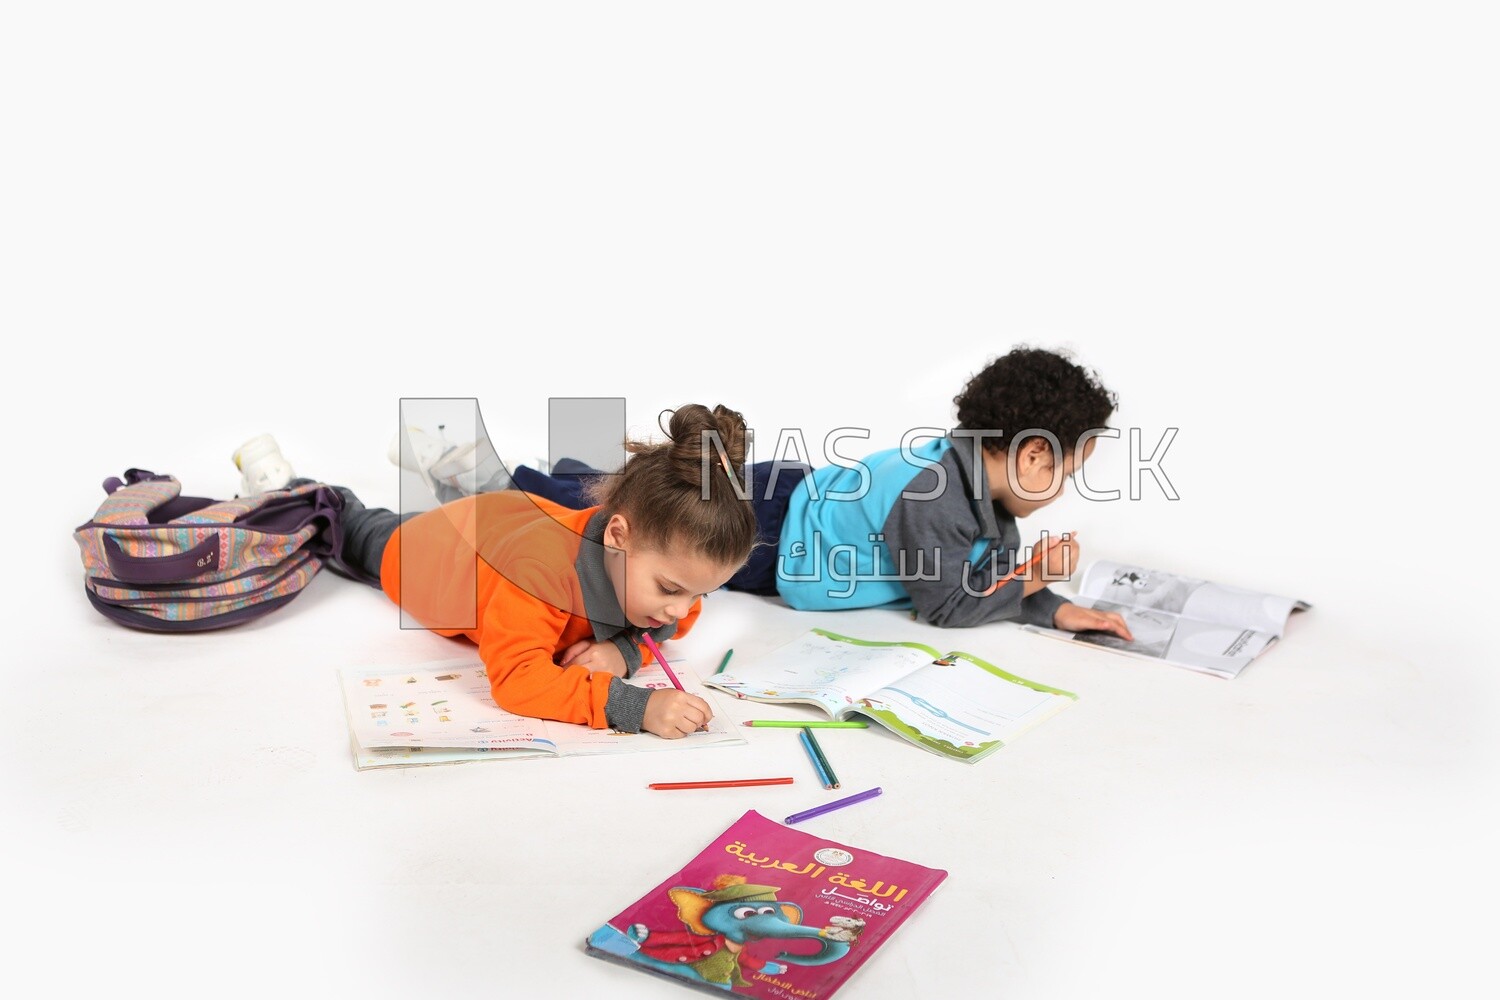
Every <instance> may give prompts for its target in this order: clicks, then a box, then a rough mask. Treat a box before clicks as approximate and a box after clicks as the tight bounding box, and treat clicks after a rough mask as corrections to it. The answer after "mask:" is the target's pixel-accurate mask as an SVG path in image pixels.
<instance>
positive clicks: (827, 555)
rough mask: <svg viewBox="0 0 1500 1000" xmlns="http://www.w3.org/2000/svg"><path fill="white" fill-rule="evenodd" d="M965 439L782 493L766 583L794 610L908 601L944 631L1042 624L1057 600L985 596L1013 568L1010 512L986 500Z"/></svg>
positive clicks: (812, 478)
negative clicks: (772, 582) (783, 504)
mask: <svg viewBox="0 0 1500 1000" xmlns="http://www.w3.org/2000/svg"><path fill="white" fill-rule="evenodd" d="M976 447H977V445H976V442H975V441H973V440H971V439H968V438H959V439H957V440H955V439H953V438H951V437H944V438H938V439H935V440H932V441H929V442H927V443H925V444H923V445H920V446H918V447H916V448H911V449H909V450H908V451H907V453H906V454H905V455H903V454H902V451H901V449H900V448H892V449H890V450H888V451H878V452H876V453H874V454H873V455H870V456H868V457H867V458H865V459H864V460H863V462H862V463H859V464H857V465H854V466H852V467H846V466H843V465H829V466H824V467H823V468H821V469H817V470H815V471H813V472H812V473H811V474H810V475H808V476H807V477H806V478H805V479H804V480H803V481H802V483H801V484H799V486H798V487H797V489H796V490H795V491H794V492H793V493H792V496H791V499H790V502H789V504H788V507H787V513H786V520H785V522H784V523H783V525H782V529H781V538H780V542H779V544H778V547H777V567H776V587H777V590H778V592H779V593H780V594H781V596H782V597H783V598H784V599H785V600H786V602H787V603H788V604H789V605H791V606H792V607H794V608H797V609H799V610H803V611H830V610H839V609H845V608H865V607H874V606H878V605H883V604H892V603H894V602H908V601H909V602H910V606H911V607H912V608H914V609H915V610H916V613H917V615H918V617H920V618H921V619H922V620H924V621H927V622H931V623H932V624H934V625H939V626H943V627H964V626H969V625H982V624H984V623H986V622H994V621H1022V622H1027V623H1029V624H1035V625H1046V626H1051V625H1052V616H1053V614H1054V612H1056V611H1057V608H1058V606H1059V605H1061V604H1063V603H1065V602H1064V601H1063V599H1062V598H1061V597H1060V596H1058V595H1057V594H1054V593H1053V592H1052V591H1051V590H1048V589H1043V590H1040V591H1037V592H1036V593H1035V594H1033V595H1032V596H1030V597H1028V598H1025V599H1023V598H1022V597H1021V593H1022V587H1023V586H1024V585H1023V584H1022V583H1021V582H1020V581H1014V582H1011V583H1007V584H1005V585H1004V586H1001V587H1000V588H998V589H997V590H995V591H994V592H993V593H986V591H987V590H988V589H989V588H990V586H991V585H992V584H993V583H994V582H995V580H996V579H998V578H999V577H1002V576H1004V575H1005V574H1006V573H1008V572H1010V570H1011V569H1012V568H1014V567H1015V565H1017V560H1018V558H1019V549H1020V544H1021V533H1020V530H1019V529H1018V528H1017V527H1016V521H1015V518H1013V517H1011V516H1010V515H1009V514H1007V513H1006V512H1005V511H1004V510H1003V509H1002V508H1001V507H1000V505H999V504H996V503H994V502H993V501H992V500H990V495H989V480H988V477H987V476H986V475H985V470H984V463H983V462H982V461H980V462H976V455H975V450H976Z"/></svg>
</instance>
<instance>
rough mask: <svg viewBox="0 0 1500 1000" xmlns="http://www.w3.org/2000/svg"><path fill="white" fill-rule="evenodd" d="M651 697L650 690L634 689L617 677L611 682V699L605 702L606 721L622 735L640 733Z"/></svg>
mask: <svg viewBox="0 0 1500 1000" xmlns="http://www.w3.org/2000/svg"><path fill="white" fill-rule="evenodd" d="M650 697H651V690H650V689H649V688H638V687H634V686H632V685H630V684H626V683H625V682H624V681H622V680H620V678H618V677H616V678H615V679H614V680H612V681H610V682H609V697H608V698H606V699H605V700H604V719H605V721H606V722H608V723H609V725H610V728H612V729H618V730H619V731H620V732H622V733H638V732H640V731H641V723H642V722H644V721H645V719H646V702H647V701H648V700H649V699H650Z"/></svg>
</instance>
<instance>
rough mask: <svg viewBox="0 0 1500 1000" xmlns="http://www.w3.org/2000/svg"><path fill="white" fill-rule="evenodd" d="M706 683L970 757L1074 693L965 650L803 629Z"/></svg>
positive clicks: (1056, 708)
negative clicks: (869, 723) (812, 708)
mask: <svg viewBox="0 0 1500 1000" xmlns="http://www.w3.org/2000/svg"><path fill="white" fill-rule="evenodd" d="M704 684H706V685H708V686H709V687H715V688H718V689H719V690H721V691H726V692H728V693H730V694H732V695H734V696H735V697H737V698H748V699H750V700H751V701H763V702H798V703H805V704H808V705H816V706H817V707H819V708H821V709H822V710H823V711H824V712H826V713H827V714H828V715H829V717H831V718H833V719H846V718H848V717H849V716H851V715H856V714H857V715H861V716H865V717H867V718H869V719H871V720H873V721H875V722H878V723H880V724H881V725H882V726H885V727H886V728H887V729H889V730H890V731H891V732H893V733H895V734H896V735H897V736H900V737H901V738H902V739H905V740H908V741H910V742H911V743H914V744H916V745H917V746H919V747H921V748H922V749H924V750H930V751H932V752H933V753H936V754H941V755H942V756H944V757H949V758H951V759H953V760H961V761H966V762H968V763H973V762H974V761H977V760H979V759H981V758H982V757H985V756H987V755H989V754H991V753H994V752H995V751H996V750H998V749H1000V748H1001V747H1002V746H1004V745H1005V744H1006V743H1009V742H1011V741H1012V740H1014V739H1015V738H1016V737H1018V736H1020V735H1021V734H1022V733H1024V732H1026V730H1028V729H1030V728H1032V727H1033V726H1036V725H1038V724H1039V723H1041V722H1043V721H1045V720H1046V719H1049V718H1051V717H1052V716H1053V715H1055V714H1057V713H1058V712H1060V711H1062V710H1063V709H1064V708H1066V707H1067V706H1068V705H1071V704H1072V703H1073V702H1074V701H1075V700H1076V699H1077V697H1078V696H1077V695H1074V694H1070V693H1069V692H1067V691H1059V690H1057V689H1056V688H1050V687H1047V686H1046V685H1043V684H1038V683H1036V682H1035V681H1028V680H1026V679H1024V678H1022V677H1017V676H1016V675H1014V674H1010V673H1006V672H1005V671H1004V670H1001V669H1000V668H999V667H997V666H995V665H994V664H991V663H986V662H985V661H984V660H981V659H979V658H978V657H977V656H972V655H970V654H968V653H962V652H949V653H940V652H938V651H937V650H936V649H933V648H932V647H931V646H926V645H923V644H922V643H920V642H872V641H868V640H864V639H852V638H850V637H849V636H845V635H839V634H837V633H836V632H829V631H828V630H826V629H820V628H818V629H811V630H809V631H807V632H805V633H803V634H802V635H799V636H797V637H796V638H795V639H793V640H792V641H791V642H788V643H786V644H784V645H782V646H778V647H777V648H775V649H773V650H771V651H770V652H769V653H767V654H766V655H764V656H761V657H758V658H754V659H747V660H746V661H745V662H743V663H741V664H739V665H738V666H737V667H736V669H734V670H731V671H727V672H725V673H722V674H715V675H713V676H712V677H710V678H709V679H708V680H706V681H704Z"/></svg>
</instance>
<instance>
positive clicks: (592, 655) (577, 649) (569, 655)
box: [558, 639, 625, 677]
mask: <svg viewBox="0 0 1500 1000" xmlns="http://www.w3.org/2000/svg"><path fill="white" fill-rule="evenodd" d="M558 665H559V666H563V667H574V666H577V667H587V668H588V669H590V670H604V671H607V672H609V673H611V674H614V675H615V676H616V677H624V676H625V654H624V653H622V652H620V647H619V646H616V645H615V644H614V643H612V642H594V641H592V640H590V639H579V640H578V641H577V642H575V643H573V645H571V646H569V647H568V648H567V649H565V650H563V655H562V662H561V663H559V664H558Z"/></svg>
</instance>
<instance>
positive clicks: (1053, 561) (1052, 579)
mask: <svg viewBox="0 0 1500 1000" xmlns="http://www.w3.org/2000/svg"><path fill="white" fill-rule="evenodd" d="M1078 565H1079V562H1078V539H1077V538H1074V537H1073V536H1072V535H1063V536H1062V537H1061V538H1059V539H1057V540H1056V541H1055V542H1054V543H1053V544H1052V546H1051V547H1050V548H1048V549H1047V554H1046V555H1045V556H1043V557H1042V578H1043V579H1044V580H1046V581H1047V582H1049V583H1056V582H1058V581H1059V580H1069V579H1072V577H1073V573H1074V572H1075V571H1076V570H1077V569H1078Z"/></svg>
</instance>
